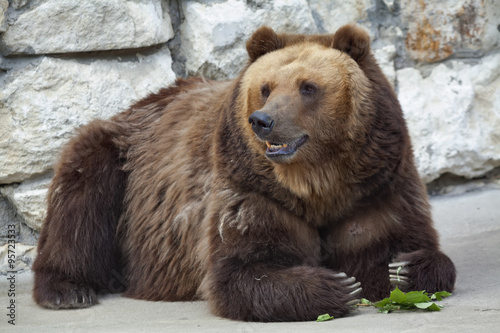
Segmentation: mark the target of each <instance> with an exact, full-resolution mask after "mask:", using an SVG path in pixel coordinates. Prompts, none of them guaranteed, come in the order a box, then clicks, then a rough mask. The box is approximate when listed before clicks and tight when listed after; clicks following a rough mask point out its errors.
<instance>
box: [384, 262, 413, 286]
mask: <svg viewBox="0 0 500 333" xmlns="http://www.w3.org/2000/svg"><path fill="white" fill-rule="evenodd" d="M409 263H410V262H408V261H401V262H393V263H390V264H389V281H390V282H391V284H392V285H394V286H395V287H406V286H407V285H408V284H409V283H410V282H411V281H410V279H409V278H408V277H407V276H406V274H408V273H409V272H410V271H409V269H408V267H407V265H409Z"/></svg>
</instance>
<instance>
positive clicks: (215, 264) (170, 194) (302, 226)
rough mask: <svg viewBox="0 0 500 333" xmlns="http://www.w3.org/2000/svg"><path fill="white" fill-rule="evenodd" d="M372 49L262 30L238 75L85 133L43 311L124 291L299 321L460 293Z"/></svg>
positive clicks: (53, 201)
mask: <svg viewBox="0 0 500 333" xmlns="http://www.w3.org/2000/svg"><path fill="white" fill-rule="evenodd" d="M369 43H370V41H369V37H368V35H367V33H366V32H364V31H363V30H362V29H360V28H358V27H356V26H353V25H348V26H344V27H342V28H341V29H339V30H338V31H337V32H336V33H335V34H334V35H312V36H306V35H291V34H276V33H275V32H274V31H273V30H272V29H270V28H268V27H262V28H260V29H259V30H257V31H256V32H255V33H254V34H253V36H252V37H251V38H250V40H249V41H248V42H247V50H248V54H249V63H248V65H247V67H246V68H245V69H244V70H243V71H242V72H241V74H240V75H239V76H238V77H237V78H236V79H235V80H233V81H229V82H214V81H208V80H205V79H203V78H197V79H187V80H183V79H180V80H178V81H177V83H176V85H174V86H172V87H169V88H166V89H162V90H160V91H159V92H158V93H157V94H153V95H150V96H149V97H147V98H145V99H143V100H142V101H139V102H138V103H136V104H135V105H133V106H132V107H131V108H130V109H128V110H127V111H125V112H122V113H120V114H118V115H116V116H114V117H113V118H111V119H110V120H95V121H93V122H92V123H90V124H89V125H87V126H85V127H83V128H82V129H81V130H80V132H79V134H78V136H76V137H75V138H74V139H72V140H71V141H70V142H69V144H68V145H67V146H66V148H65V150H64V152H63V154H62V158H61V160H60V162H59V164H58V166H57V168H56V174H55V177H54V180H53V182H52V185H51V187H50V191H49V196H48V214H47V218H46V220H45V223H44V226H43V230H42V232H41V236H40V241H39V246H38V256H37V258H36V261H35V263H34V266H33V269H34V271H35V285H34V299H35V300H36V302H37V303H38V304H40V305H41V306H44V307H47V308H82V307H87V306H91V305H93V304H96V303H97V298H96V295H97V294H98V293H101V292H103V291H115V290H116V289H117V287H116V285H117V283H118V282H120V283H123V285H124V286H125V289H124V295H125V296H127V297H132V298H138V299H145V300H153V301H186V300H194V299H205V300H207V301H208V304H209V305H210V308H211V310H212V311H213V313H214V314H216V315H219V316H222V317H226V318H232V319H239V320H247V321H297V320H313V319H315V318H316V317H317V316H318V315H320V314H324V313H329V314H331V315H334V316H336V317H338V316H344V315H346V314H348V313H349V312H350V311H351V310H352V308H353V305H354V304H356V302H357V301H358V299H359V298H360V297H366V298H369V299H371V300H377V299H380V298H382V297H386V296H388V293H389V292H390V290H391V288H392V287H393V285H399V286H400V287H401V289H403V290H427V291H428V292H434V291H440V290H448V291H451V290H452V289H453V286H454V281H455V268H454V265H453V263H452V261H451V260H450V259H449V258H448V257H447V256H446V255H445V254H443V253H442V252H441V251H440V249H439V244H438V237H437V234H436V231H435V229H434V228H433V225H432V220H431V214H430V209H429V204H428V199H427V196H426V192H425V188H424V186H423V184H422V182H421V181H420V179H419V175H418V173H417V170H416V168H415V166H414V161H413V153H412V148H411V143H410V138H409V136H408V131H407V128H406V125H405V121H404V119H403V114H402V112H401V108H400V105H399V103H398V101H397V98H396V95H395V93H394V91H393V89H392V88H391V86H390V84H389V83H388V81H387V79H386V78H385V77H384V75H383V74H382V71H381V70H380V68H379V66H378V65H377V64H376V61H375V60H374V57H373V55H372V54H371V51H370V45H369ZM399 266H401V267H402V269H400V270H399V272H398V274H397V275H398V276H397V277H396V269H397V268H398V267H399ZM356 281H357V282H356ZM360 285H361V286H362V289H361V288H360Z"/></svg>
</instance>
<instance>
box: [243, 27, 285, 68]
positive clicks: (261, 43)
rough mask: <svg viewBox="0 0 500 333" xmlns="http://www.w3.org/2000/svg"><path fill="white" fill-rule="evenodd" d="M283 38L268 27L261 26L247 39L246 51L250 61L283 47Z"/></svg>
mask: <svg viewBox="0 0 500 333" xmlns="http://www.w3.org/2000/svg"><path fill="white" fill-rule="evenodd" d="M284 46H285V45H284V42H283V40H282V39H281V38H280V37H279V36H278V35H277V34H276V33H275V32H274V30H273V29H271V28H269V27H266V26H264V27H261V28H259V29H258V30H257V31H255V32H254V33H253V35H252V37H250V39H249V40H248V41H247V52H248V56H249V57H250V62H254V61H255V60H257V59H258V58H259V57H261V56H263V55H264V54H266V53H269V52H272V51H276V50H279V49H281V48H283V47H284Z"/></svg>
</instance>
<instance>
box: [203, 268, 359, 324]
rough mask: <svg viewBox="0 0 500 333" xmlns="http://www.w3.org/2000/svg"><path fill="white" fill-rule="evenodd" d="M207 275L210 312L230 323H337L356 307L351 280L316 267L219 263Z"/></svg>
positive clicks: (356, 293) (356, 296)
mask: <svg viewBox="0 0 500 333" xmlns="http://www.w3.org/2000/svg"><path fill="white" fill-rule="evenodd" d="M209 274H210V275H212V279H213V280H212V283H211V285H210V292H209V302H210V306H211V308H212V310H213V311H214V313H215V314H217V315H219V316H222V317H226V318H230V319H236V320H244V321H263V322H270V321H306V320H315V319H316V318H317V317H318V316H319V315H321V314H325V313H328V314H330V315H332V316H334V317H342V316H345V315H346V314H348V313H349V312H350V311H352V310H353V306H354V305H355V304H357V303H359V295H360V293H361V288H359V286H360V284H359V282H357V283H356V282H355V279H354V278H348V277H347V276H346V275H345V273H335V272H333V271H331V270H328V269H325V268H321V267H310V266H294V267H278V266H277V265H275V264H273V263H272V262H270V261H269V262H267V263H257V262H247V263H246V262H244V261H241V259H238V258H227V259H222V258H221V259H219V262H218V263H217V264H216V265H214V266H213V268H212V269H211V271H210V273H209Z"/></svg>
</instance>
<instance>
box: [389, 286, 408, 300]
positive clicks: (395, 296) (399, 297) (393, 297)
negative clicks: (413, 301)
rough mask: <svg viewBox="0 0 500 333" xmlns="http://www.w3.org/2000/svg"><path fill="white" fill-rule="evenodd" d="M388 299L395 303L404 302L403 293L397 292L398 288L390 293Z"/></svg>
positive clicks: (404, 296)
mask: <svg viewBox="0 0 500 333" xmlns="http://www.w3.org/2000/svg"><path fill="white" fill-rule="evenodd" d="M389 298H390V299H391V300H392V301H394V302H396V303H404V301H406V295H405V293H404V292H402V291H401V290H399V288H398V287H396V289H394V290H393V291H392V292H391V296H390V297H389Z"/></svg>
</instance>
